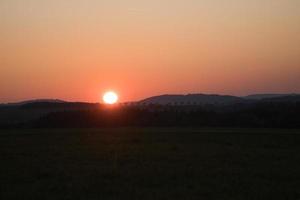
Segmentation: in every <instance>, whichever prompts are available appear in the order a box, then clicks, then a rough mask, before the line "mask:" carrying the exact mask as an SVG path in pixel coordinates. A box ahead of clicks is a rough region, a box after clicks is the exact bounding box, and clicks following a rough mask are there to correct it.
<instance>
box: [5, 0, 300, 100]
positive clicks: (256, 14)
mask: <svg viewBox="0 0 300 200" xmlns="http://www.w3.org/2000/svg"><path fill="white" fill-rule="evenodd" d="M0 25H1V26H0V70H1V71H0V102H14V101H21V100H27V99H40V98H54V99H63V100H68V101H88V102H96V101H100V99H101V96H102V94H103V92H105V91H107V90H110V89H112V90H115V91H116V92H117V93H118V94H119V96H120V100H121V101H132V100H140V99H143V98H146V97H150V96H153V95H159V94H173V93H175V94H187V93H217V94H229V95H236V96H243V95H248V94H255V93H300V78H299V77H300V1H299V0H252V1H249V0H227V1H225V0H185V1H180V0H173V1H169V0H153V1H146V0H73V1H68V0H52V1H48V0H44V1H40V0H26V1H25V0H1V1H0Z"/></svg>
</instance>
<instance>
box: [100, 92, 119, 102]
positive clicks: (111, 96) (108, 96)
mask: <svg viewBox="0 0 300 200" xmlns="http://www.w3.org/2000/svg"><path fill="white" fill-rule="evenodd" d="M102 99H103V102H104V103H106V104H115V103H117V102H118V99H119V97H118V95H117V93H115V92H113V91H109V92H105V93H104V95H103V98H102Z"/></svg>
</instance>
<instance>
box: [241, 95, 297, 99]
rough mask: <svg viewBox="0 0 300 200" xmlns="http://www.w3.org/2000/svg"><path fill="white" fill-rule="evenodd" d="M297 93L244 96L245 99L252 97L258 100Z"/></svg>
mask: <svg viewBox="0 0 300 200" xmlns="http://www.w3.org/2000/svg"><path fill="white" fill-rule="evenodd" d="M297 95H299V94H293V93H292V94H252V95H248V96H244V97H243V98H245V99H253V100H260V99H270V98H277V97H287V96H297Z"/></svg>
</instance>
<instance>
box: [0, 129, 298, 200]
mask: <svg viewBox="0 0 300 200" xmlns="http://www.w3.org/2000/svg"><path fill="white" fill-rule="evenodd" d="M299 198H300V130H280V129H277V130H275V129H274V130H273V129H209V128H207V129H194V128H116V129H34V130H30V129H28V130H0V199H3V200H6V199H44V200H48V199H49V200H50V199H51V200H53V199H70V200H71V199H137V200H147V199H149V200H150V199H165V200H168V199H170V200H171V199H188V200H192V199H230V200H233V199H239V200H240V199H262V200H265V199H273V200H274V199H299Z"/></svg>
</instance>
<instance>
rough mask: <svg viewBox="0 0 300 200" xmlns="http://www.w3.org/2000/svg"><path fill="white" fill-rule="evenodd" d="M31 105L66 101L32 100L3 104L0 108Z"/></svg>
mask: <svg viewBox="0 0 300 200" xmlns="http://www.w3.org/2000/svg"><path fill="white" fill-rule="evenodd" d="M32 103H66V101H63V100H60V99H33V100H27V101H21V102H15V103H3V104H0V105H2V106H22V105H26V104H32Z"/></svg>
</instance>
